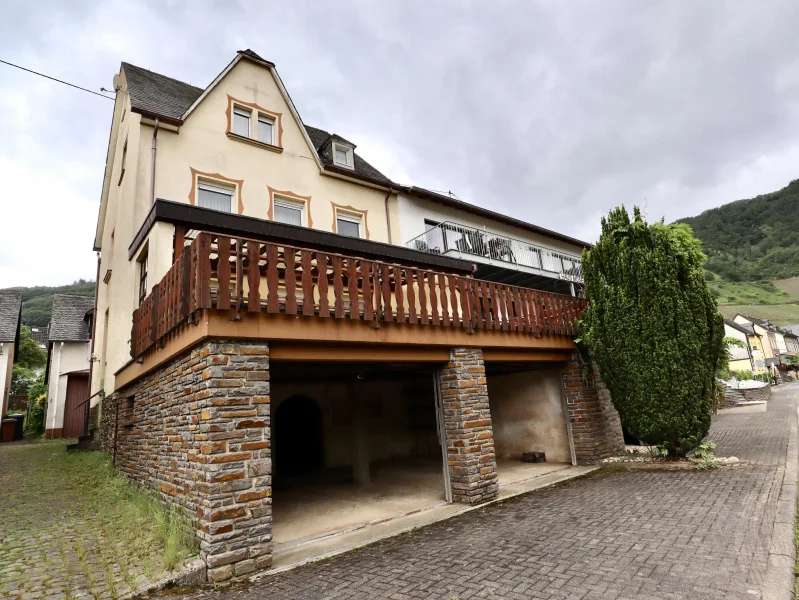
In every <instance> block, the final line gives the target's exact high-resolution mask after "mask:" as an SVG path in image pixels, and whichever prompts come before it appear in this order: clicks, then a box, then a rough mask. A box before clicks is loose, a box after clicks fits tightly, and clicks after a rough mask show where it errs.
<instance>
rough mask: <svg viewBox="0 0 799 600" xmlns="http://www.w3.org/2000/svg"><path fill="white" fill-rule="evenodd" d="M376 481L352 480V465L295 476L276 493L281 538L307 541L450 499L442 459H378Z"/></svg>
mask: <svg viewBox="0 0 799 600" xmlns="http://www.w3.org/2000/svg"><path fill="white" fill-rule="evenodd" d="M370 471H371V479H372V481H371V483H370V484H369V485H363V486H360V485H357V484H355V483H353V482H352V480H351V477H350V475H349V472H350V469H349V468H344V469H336V470H326V471H325V472H324V473H323V474H321V475H320V474H315V475H310V476H307V477H304V478H301V479H299V478H298V479H295V480H293V481H291V484H290V485H291V487H289V488H288V489H285V490H276V491H275V492H274V497H273V499H272V522H273V526H272V527H273V529H272V537H273V540H274V542H275V544H277V545H279V544H285V543H288V542H295V543H301V542H305V541H310V540H312V539H314V538H318V537H322V536H326V535H330V534H332V533H335V532H340V531H343V530H347V529H351V528H353V527H358V526H362V525H365V524H368V523H374V522H379V521H384V520H386V519H390V518H393V517H398V516H401V515H406V514H408V513H410V512H415V511H419V510H423V509H425V508H429V507H431V506H435V505H437V504H441V503H443V502H444V478H443V474H442V470H441V461H440V460H438V461H437V460H435V459H428V458H411V459H406V460H397V461H387V462H380V463H372V464H371V465H370Z"/></svg>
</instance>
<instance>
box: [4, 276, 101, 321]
mask: <svg viewBox="0 0 799 600" xmlns="http://www.w3.org/2000/svg"><path fill="white" fill-rule="evenodd" d="M7 289H12V290H20V291H21V292H22V322H23V323H24V324H25V325H31V326H38V327H44V326H45V325H47V324H49V323H50V315H51V312H52V310H53V294H73V295H75V296H94V282H93V281H86V280H84V279H79V280H78V281H76V282H75V283H71V284H69V285H59V286H56V287H49V286H36V287H14V288H7Z"/></svg>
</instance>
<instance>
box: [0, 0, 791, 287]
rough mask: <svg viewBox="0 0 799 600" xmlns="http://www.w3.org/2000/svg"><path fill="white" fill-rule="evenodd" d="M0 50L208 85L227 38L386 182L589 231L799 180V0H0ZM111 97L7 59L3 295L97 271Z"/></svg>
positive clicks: (97, 75) (95, 81)
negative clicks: (95, 246) (629, 212)
mask: <svg viewBox="0 0 799 600" xmlns="http://www.w3.org/2000/svg"><path fill="white" fill-rule="evenodd" d="M2 5H3V6H2V11H3V18H2V19H1V20H0V59H2V60H7V61H10V62H14V63H17V64H21V65H23V66H26V67H28V68H31V69H34V70H38V71H43V72H46V73H48V74H50V75H52V76H54V77H58V78H61V79H66V80H68V81H70V82H73V83H76V84H78V85H81V86H84V87H87V88H90V89H95V90H99V88H100V87H103V86H104V87H106V88H111V87H112V84H111V80H112V77H113V75H114V74H115V73H116V72H117V71H118V70H119V63H120V61H123V60H124V61H128V62H131V63H133V64H136V65H139V66H142V67H146V68H150V69H152V70H154V71H157V72H159V73H163V74H165V75H169V76H172V77H175V78H178V79H181V80H184V81H188V82H190V83H192V84H194V85H197V86H200V87H205V86H206V85H207V84H208V83H210V81H211V80H212V79H213V78H214V77H215V76H216V75H217V74H218V73H219V71H221V70H222V69H223V68H224V67H225V65H226V64H227V63H228V62H229V61H230V60H231V59H232V58H233V56H234V53H235V51H236V50H238V49H243V48H252V49H253V50H255V51H256V52H258V53H259V54H260V55H261V56H263V57H265V58H267V59H269V60H271V61H273V62H275V63H276V65H277V68H278V71H279V72H280V74H281V76H282V78H283V80H284V82H285V83H286V86H287V88H288V90H289V93H290V94H291V96H292V98H293V100H294V102H295V104H296V105H297V107H298V109H299V112H300V114H301V115H302V117H303V119H304V121H305V122H306V123H308V124H309V125H315V126H318V127H322V128H325V129H328V130H331V131H335V132H336V133H338V134H340V135H342V136H343V137H345V138H347V139H349V140H352V141H353V142H354V143H356V144H357V145H358V150H359V153H361V154H362V155H363V156H364V157H365V158H366V159H367V160H369V161H370V162H371V163H372V164H374V165H375V166H376V167H377V168H378V169H380V170H381V171H383V172H384V173H385V174H386V175H388V176H389V177H391V178H392V179H394V180H395V181H398V182H402V183H413V184H415V185H420V186H424V187H428V188H430V189H434V190H443V191H448V190H452V191H453V192H454V193H455V194H457V196H458V197H459V198H461V199H462V200H465V201H468V202H472V203H474V204H478V205H481V206H485V207H488V208H491V209H494V210H497V211H500V212H504V213H506V214H509V215H512V216H514V217H517V218H520V219H523V220H526V221H529V222H532V223H535V224H538V225H542V226H544V227H548V228H551V229H554V230H557V231H560V232H563V233H566V234H569V235H572V236H575V237H578V238H581V239H585V240H588V241H593V240H595V239H596V237H597V235H598V232H599V219H600V216H601V215H602V214H603V213H605V212H607V211H608V209H610V208H612V207H613V206H615V205H618V204H620V203H625V204H627V205H628V206H629V205H632V204H639V205H641V206H642V207H645V213H646V214H647V215H648V217H649V219H650V220H657V219H660V218H661V217H665V218H666V220H667V221H671V220H674V219H677V218H680V217H684V216H691V215H695V214H697V213H699V212H701V211H702V210H705V209H707V208H712V207H714V206H719V205H721V204H725V203H727V202H730V201H733V200H736V199H740V198H748V197H751V196H754V195H757V194H759V193H765V192H770V191H773V190H776V189H779V188H780V187H783V186H784V185H787V183H788V182H789V181H790V180H791V179H794V178H797V177H799V119H798V118H797V117H799V42H797V38H796V23H797V22H799V3H797V2H796V1H795V0H786V1H777V0H774V1H768V2H755V1H750V2H743V1H730V2H719V1H709V0H703V1H702V2H689V1H683V2H678V1H673V0H663V1H658V2H655V1H648V2H640V1H638V0H633V1H629V2H625V1H613V2H611V1H602V2H599V1H595V0H591V1H588V2H575V1H569V2H562V1H555V0H553V1H551V2H530V1H525V2H518V3H514V2H502V1H495V2H485V1H483V2H464V1H463V0H453V1H452V2H444V1H438V0H436V1H432V0H421V1H415V2H414V1H407V0H403V1H402V2H396V1H394V2H388V1H385V2H383V1H380V2H378V1H376V0H370V1H362V2H348V1H347V0H339V1H338V2H335V3H328V2H318V1H312V2H304V1H298V0H294V1H290V2H285V3H283V2H269V3H263V2H240V3H234V2H219V3H212V2H200V1H198V0H195V1H192V2H179V1H170V2H152V3H149V2H127V1H112V2H102V3H99V2H79V1H78V0H71V1H70V2H60V1H37V2H24V3H23V2H11V1H10V0H5V1H3V2H2ZM112 108H113V103H112V102H111V101H109V100H104V99H103V98H98V97H96V96H92V95H90V94H87V93H86V92H81V91H78V90H74V89H71V88H69V87H66V86H63V85H60V84H57V83H53V82H49V81H47V80H45V79H42V78H40V77H36V76H33V75H30V74H28V73H24V72H21V71H18V70H16V69H12V68H10V67H7V66H5V65H2V64H0V200H1V201H2V208H1V212H0V288H2V287H8V286H12V285H57V284H62V283H70V282H72V281H73V280H75V279H77V278H81V277H82V278H86V279H93V278H94V276H95V270H96V259H95V256H94V253H93V252H92V241H93V235H94V228H95V223H96V219H97V210H98V206H99V202H100V191H101V183H102V176H103V167H104V164H105V156H106V150H107V143H108V133H109V127H110V121H111V112H112Z"/></svg>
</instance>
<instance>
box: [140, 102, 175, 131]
mask: <svg viewBox="0 0 799 600" xmlns="http://www.w3.org/2000/svg"><path fill="white" fill-rule="evenodd" d="M130 112H132V113H136V114H139V115H141V116H142V117H145V118H148V119H158V121H159V123H168V124H170V125H174V126H175V127H180V126H181V125H183V119H176V118H175V117H166V116H164V115H159V114H157V113H154V112H152V111H149V110H144V109H142V108H134V107H131V109H130Z"/></svg>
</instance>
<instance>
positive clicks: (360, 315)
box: [50, 50, 623, 581]
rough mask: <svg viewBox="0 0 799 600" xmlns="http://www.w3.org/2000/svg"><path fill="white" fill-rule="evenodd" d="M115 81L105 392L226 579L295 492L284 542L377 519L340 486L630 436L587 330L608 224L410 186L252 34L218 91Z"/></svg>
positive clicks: (133, 446) (106, 404)
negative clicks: (316, 111)
mask: <svg viewBox="0 0 799 600" xmlns="http://www.w3.org/2000/svg"><path fill="white" fill-rule="evenodd" d="M114 87H115V89H116V91H117V94H116V104H115V108H114V116H113V120H112V124H111V132H110V138H109V148H108V158H107V163H106V170H105V177H104V181H103V191H102V196H101V205H100V211H99V217H98V222H97V230H96V236H95V241H94V245H95V249H96V250H98V251H99V252H100V273H101V275H100V278H99V279H100V281H98V286H97V305H96V319H95V323H96V324H95V335H94V351H93V358H95V359H96V360H97V361H98V362H97V364H96V365H95V366H94V369H93V372H92V384H91V385H92V387H91V392H92V393H94V392H98V391H100V390H103V391H104V392H105V394H106V397H105V398H104V399H103V401H102V407H101V410H100V413H101V422H100V435H101V442H102V445H103V447H104V448H106V449H107V450H108V451H110V452H112V453H113V455H114V457H115V464H116V465H117V467H118V468H119V469H120V470H121V471H122V472H123V473H125V474H126V475H128V476H129V477H131V478H133V479H135V480H137V481H139V482H141V483H143V484H145V485H148V486H150V487H152V488H154V489H156V490H158V492H159V493H160V494H161V497H162V498H163V499H164V500H167V501H169V502H171V503H174V504H175V505H177V506H180V507H183V508H184V509H185V510H186V512H187V514H190V515H191V517H192V519H193V520H194V522H195V524H196V526H197V528H198V536H199V537H200V542H201V556H202V558H203V559H204V560H205V561H206V563H207V564H208V566H209V575H210V578H211V579H212V580H214V581H219V580H223V579H228V578H231V577H234V576H239V575H243V574H245V573H250V572H252V571H253V570H255V569H263V568H266V567H268V566H269V565H270V564H271V560H272V545H271V540H272V526H273V518H272V506H273V505H275V506H277V507H278V509H277V510H276V511H275V514H276V515H279V516H277V517H276V519H282V521H280V522H279V525H280V531H281V532H282V533H281V536H280V540H281V541H282V542H286V541H296V540H298V539H301V538H304V537H307V536H311V537H313V536H317V535H325V534H326V533H329V532H330V531H331V530H333V529H335V528H336V527H337V525H336V523H339V524H341V523H347V524H349V525H353V524H358V523H361V521H362V520H363V516H362V511H361V509H360V508H358V507H357V506H358V505H357V504H348V503H347V502H339V503H338V504H335V503H328V501H327V500H326V498H329V497H331V496H332V492H331V491H330V488H329V486H332V485H336V486H338V487H337V488H336V489H337V490H339V491H337V492H336V494H338V496H337V497H342V496H341V494H347V493H355V492H354V491H353V492H348V491H347V490H357V489H358V488H356V487H355V486H352V487H347V485H351V484H352V483H353V482H355V483H357V484H359V485H361V486H364V487H363V488H362V489H363V490H366V491H367V492H368V490H373V492H368V493H374V494H376V496H375V497H374V502H370V503H369V507H368V511H369V514H370V517H369V518H370V519H382V518H390V517H392V516H395V513H392V512H391V510H395V509H396V508H392V507H397V506H400V507H402V510H403V511H406V512H407V511H410V510H417V509H418V510H421V509H422V508H424V507H425V506H429V504H430V503H431V502H436V501H440V500H445V501H447V502H463V503H467V504H477V503H481V502H485V501H488V500H491V499H493V498H496V497H497V495H498V493H499V487H500V485H504V484H505V483H508V482H511V481H514V480H516V481H518V477H522V478H524V477H528V478H529V477H531V476H532V475H531V473H532V472H533V471H531V470H530V469H533V470H534V469H540V468H541V467H540V466H539V465H526V464H525V463H522V462H521V459H522V456H523V455H525V454H527V453H531V452H543V453H545V455H546V460H547V462H550V463H562V464H565V465H568V464H589V463H595V462H597V461H598V460H600V459H602V458H605V457H607V456H611V455H614V454H615V453H618V452H623V438H622V434H621V425H620V422H619V418H618V414H617V413H616V411H615V409H614V408H613V406H612V404H611V403H610V400H609V395H608V394H607V391H606V390H605V389H604V387H603V386H602V384H601V380H600V379H599V377H598V375H597V374H596V373H594V372H592V371H591V369H587V368H585V367H584V366H583V365H582V363H581V362H580V361H579V359H578V355H577V353H576V347H575V344H574V337H575V336H576V334H577V328H576V322H577V319H578V318H579V316H580V314H581V312H582V310H583V308H584V303H585V301H584V300H583V299H582V298H580V297H579V292H580V289H579V288H580V286H581V283H582V277H581V271H580V265H579V255H580V252H581V251H582V249H583V248H585V247H586V246H587V244H586V243H584V242H581V241H579V240H576V239H573V238H570V237H568V236H565V235H562V234H558V233H555V232H552V231H548V230H546V229H543V228H541V227H538V226H535V225H532V224H527V223H523V222H521V221H518V220H516V219H512V218H510V217H506V216H503V215H500V214H497V213H493V212H491V211H487V210H485V209H481V208H479V207H476V206H472V205H470V204H467V203H464V202H460V201H458V200H455V199H453V198H450V197H448V196H442V195H440V194H436V193H434V192H429V191H426V190H422V189H420V188H415V187H412V186H406V185H400V184H397V183H395V182H392V181H390V180H389V179H388V178H387V177H385V176H384V175H383V174H381V173H380V172H379V171H378V170H377V169H375V168H374V167H373V166H371V165H370V164H369V163H368V162H366V160H364V158H363V157H361V156H360V155H359V154H357V153H356V151H355V150H356V144H355V143H354V142H353V141H350V138H349V136H348V135H347V136H341V135H338V134H336V133H329V132H328V131H325V130H322V129H319V128H316V127H310V126H308V125H305V124H304V123H303V121H302V120H301V118H300V116H299V113H298V111H297V108H296V107H295V106H294V104H293V102H292V100H291V97H290V96H289V94H288V91H287V90H286V89H285V87H284V85H283V82H282V80H281V78H280V77H279V75H278V73H277V70H276V68H275V65H274V64H272V63H270V62H269V61H266V60H264V59H262V58H261V57H259V56H258V55H257V54H255V53H254V52H252V51H249V50H247V51H242V52H239V53H237V54H236V56H235V58H234V59H233V61H232V62H231V63H230V64H229V65H228V66H227V67H226V68H225V69H224V70H223V71H222V72H221V73H220V74H219V76H218V77H217V78H216V79H214V81H213V82H211V84H210V85H209V86H208V87H206V88H204V89H202V88H197V87H194V86H191V85H188V84H186V83H183V82H180V81H178V80H175V79H171V78H169V77H166V76H163V75H158V74H156V73H152V72H150V71H147V70H145V69H142V68H139V67H134V66H132V65H130V64H128V63H123V64H122V67H121V69H120V72H119V73H118V74H117V75H116V76H115V78H114ZM484 202H486V203H487V202H490V199H488V198H487V199H484ZM420 236H421V237H420ZM553 292H559V293H553ZM54 328H55V327H54ZM54 336H55V334H54V332H53V331H51V334H50V337H51V340H52V339H55V337H54ZM51 343H52V342H51ZM537 472H540V471H537ZM520 473H522V475H520ZM524 473H526V475H524ZM273 478H274V481H276V482H278V484H279V485H275V486H274V489H273V485H272V483H273ZM514 478H517V479H514ZM396 481H404V482H407V484H403V485H393V486H391V487H381V486H386V485H388V484H389V483H392V482H396ZM281 482H283V483H281ZM300 484H301V485H302V486H307V488H305V489H310V490H314V491H313V492H312V493H311V496H313V497H315V498H320V499H321V500H320V504H317V505H309V504H307V500H304V498H306V497H309V496H308V495H306V496H302V495H299V496H298V495H297V494H296V493H292V492H291V489H292V487H293V486H295V485H296V486H299V485H300ZM378 498H379V499H380V501H378ZM353 502H357V500H356V498H355V496H353ZM345 505H346V506H347V508H346V510H344V509H342V508H341V507H342V506H345ZM292 515H293V516H292ZM349 525H348V526H349Z"/></svg>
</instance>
